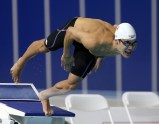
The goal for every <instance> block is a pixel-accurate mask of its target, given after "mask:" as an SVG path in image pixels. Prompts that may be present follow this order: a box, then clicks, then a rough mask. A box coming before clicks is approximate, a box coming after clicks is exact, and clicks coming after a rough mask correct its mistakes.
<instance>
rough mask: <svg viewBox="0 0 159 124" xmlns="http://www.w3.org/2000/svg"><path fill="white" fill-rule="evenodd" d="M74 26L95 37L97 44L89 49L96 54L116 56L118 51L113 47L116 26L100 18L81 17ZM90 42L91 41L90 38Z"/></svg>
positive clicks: (94, 42) (93, 42)
mask: <svg viewBox="0 0 159 124" xmlns="http://www.w3.org/2000/svg"><path fill="white" fill-rule="evenodd" d="M74 27H75V28H76V29H78V30H81V31H84V32H88V33H89V34H90V35H89V36H90V38H92V37H94V39H95V40H94V41H92V44H95V46H94V47H93V48H92V49H89V51H90V53H92V54H93V55H95V56H103V57H104V56H114V55H116V54H117V51H116V50H114V49H113V40H114V32H115V27H114V26H112V25H111V24H109V23H107V22H104V21H102V20H98V19H90V18H81V17H79V18H78V19H77V20H76V22H75V25H74ZM88 42H91V41H89V40H88Z"/></svg>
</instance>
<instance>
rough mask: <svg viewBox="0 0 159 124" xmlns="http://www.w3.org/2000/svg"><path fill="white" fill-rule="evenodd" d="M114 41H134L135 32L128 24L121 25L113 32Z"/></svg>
mask: <svg viewBox="0 0 159 124" xmlns="http://www.w3.org/2000/svg"><path fill="white" fill-rule="evenodd" d="M115 39H116V40H117V39H128V40H136V32H135V29H134V28H133V26H132V25H130V24H129V23H121V24H119V25H118V26H117V29H116V31H115Z"/></svg>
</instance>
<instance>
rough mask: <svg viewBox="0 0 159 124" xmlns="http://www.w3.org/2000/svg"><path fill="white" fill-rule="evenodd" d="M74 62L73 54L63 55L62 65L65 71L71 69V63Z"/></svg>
mask: <svg viewBox="0 0 159 124" xmlns="http://www.w3.org/2000/svg"><path fill="white" fill-rule="evenodd" d="M73 62H74V58H73V56H65V55H64V54H63V55H62V56H61V66H62V67H63V68H64V70H65V71H70V68H71V64H72V63H73Z"/></svg>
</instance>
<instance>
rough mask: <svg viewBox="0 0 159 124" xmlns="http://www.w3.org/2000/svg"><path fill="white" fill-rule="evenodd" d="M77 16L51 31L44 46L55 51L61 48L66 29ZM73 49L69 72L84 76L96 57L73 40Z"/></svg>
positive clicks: (72, 23) (72, 24) (92, 65)
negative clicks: (72, 62)
mask: <svg viewBox="0 0 159 124" xmlns="http://www.w3.org/2000/svg"><path fill="white" fill-rule="evenodd" d="M77 19H78V17H75V18H73V19H71V20H69V21H68V22H67V23H66V24H65V25H64V26H63V27H61V28H60V29H57V30H55V31H53V32H52V33H51V34H50V35H49V36H48V38H47V39H46V41H45V46H46V47H47V48H48V49H49V50H50V51H55V50H57V49H59V48H63V44H64V38H65V34H66V30H67V29H68V27H69V26H72V27H73V26H74V24H75V22H76V20H77ZM73 45H74V47H75V49H74V53H73V56H74V60H75V61H74V65H73V66H72V68H71V73H72V74H74V75H76V76H79V77H82V78H84V77H85V76H86V75H87V73H89V72H90V70H91V69H92V68H93V67H94V65H95V63H96V57H95V56H94V55H92V54H91V53H90V52H89V51H88V50H87V49H86V48H85V47H84V46H83V45H82V44H80V43H78V42H76V41H73Z"/></svg>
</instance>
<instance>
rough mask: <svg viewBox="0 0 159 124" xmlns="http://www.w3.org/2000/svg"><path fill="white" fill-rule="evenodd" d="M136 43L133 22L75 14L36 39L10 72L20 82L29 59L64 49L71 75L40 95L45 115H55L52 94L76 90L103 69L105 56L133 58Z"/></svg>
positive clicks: (63, 64)
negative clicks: (116, 22) (114, 21)
mask: <svg viewBox="0 0 159 124" xmlns="http://www.w3.org/2000/svg"><path fill="white" fill-rule="evenodd" d="M72 45H73V46H74V48H75V49H74V52H73V55H71V52H70V49H71V46H72ZM136 45H137V41H136V33H135V29H134V28H133V26H132V25H131V24H129V23H121V24H119V25H112V24H110V23H108V22H106V21H103V20H100V19H93V18H83V17H75V18H73V19H71V20H69V21H68V22H67V23H66V24H65V25H64V26H62V27H61V28H59V29H57V30H54V31H53V32H52V33H51V34H50V35H49V36H48V37H47V38H46V39H41V40H37V41H34V42H32V43H31V45H30V46H29V47H28V49H27V50H26V52H25V53H24V54H23V56H21V57H20V58H19V60H18V61H17V62H16V63H15V64H14V65H13V67H12V68H11V70H10V71H11V75H12V78H13V80H14V82H20V75H21V73H22V70H23V69H24V66H25V64H26V63H27V62H28V61H29V59H31V58H32V57H34V56H35V55H37V54H39V53H47V52H51V51H56V50H58V49H60V48H63V54H62V56H61V65H62V67H63V68H64V70H65V71H68V72H69V74H68V78H67V79H65V80H62V81H59V82H57V83H56V84H55V85H54V86H52V87H51V88H48V89H46V90H43V91H41V92H40V96H39V97H40V100H41V102H42V106H43V111H44V113H45V115H51V114H53V111H52V110H51V108H50V105H49V97H52V96H55V95H60V94H64V93H66V92H68V91H71V90H73V89H76V87H77V86H78V85H79V83H80V82H81V81H82V80H83V79H84V78H85V76H86V75H87V74H88V73H91V72H93V71H97V70H98V69H99V67H100V65H101V63H102V61H103V59H104V58H105V57H109V56H116V55H119V54H120V55H122V56H123V57H125V58H129V57H130V56H131V55H132V53H133V52H134V50H135V49H136Z"/></svg>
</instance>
